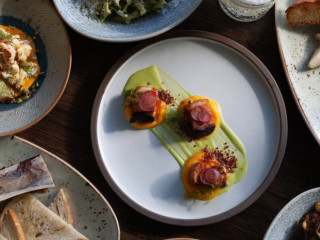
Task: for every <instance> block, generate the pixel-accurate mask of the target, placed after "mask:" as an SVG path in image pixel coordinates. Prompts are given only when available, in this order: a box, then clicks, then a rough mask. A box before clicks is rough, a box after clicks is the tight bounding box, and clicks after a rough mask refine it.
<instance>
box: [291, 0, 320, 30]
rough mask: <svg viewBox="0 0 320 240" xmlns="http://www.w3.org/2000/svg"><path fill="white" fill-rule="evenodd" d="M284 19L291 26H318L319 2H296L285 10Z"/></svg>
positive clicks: (319, 16) (319, 15)
mask: <svg viewBox="0 0 320 240" xmlns="http://www.w3.org/2000/svg"><path fill="white" fill-rule="evenodd" d="M286 18H287V20H288V23H289V24H290V25H292V26H296V25H300V24H307V25H320V0H297V1H296V2H294V3H293V4H291V5H290V6H289V7H288V9H287V10H286Z"/></svg>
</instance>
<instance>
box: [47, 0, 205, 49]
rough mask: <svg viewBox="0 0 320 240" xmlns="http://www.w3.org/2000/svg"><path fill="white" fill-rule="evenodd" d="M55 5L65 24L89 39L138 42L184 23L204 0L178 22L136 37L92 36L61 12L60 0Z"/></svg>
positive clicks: (55, 0) (55, 1)
mask: <svg viewBox="0 0 320 240" xmlns="http://www.w3.org/2000/svg"><path fill="white" fill-rule="evenodd" d="M52 1H53V4H54V6H55V7H56V11H57V12H58V14H59V16H60V17H61V19H63V22H64V23H65V24H67V25H68V26H69V27H70V28H72V29H73V30H74V31H76V32H77V33H79V34H80V35H82V36H84V37H87V38H89V39H93V40H96V41H101V42H110V43H129V42H136V41H141V40H145V39H149V38H153V37H156V36H158V35H161V34H163V33H165V32H167V31H169V30H171V29H172V28H174V27H176V26H178V25H179V24H180V23H182V22H183V21H184V20H186V19H187V18H188V17H189V16H191V14H192V13H194V11H195V10H196V9H197V8H198V7H199V6H200V5H201V3H202V2H203V0H198V1H199V2H198V3H197V4H196V5H195V8H194V9H193V10H192V11H191V12H190V13H188V14H187V15H186V16H184V17H183V18H180V19H179V20H177V21H176V22H174V23H173V24H170V25H169V26H167V27H165V28H163V29H161V30H158V31H156V32H153V33H150V34H147V35H142V36H138V37H134V38H101V37H95V36H90V35H88V34H86V33H84V32H82V31H80V30H79V29H77V28H76V27H75V26H73V25H72V24H71V23H69V22H68V21H67V20H66V18H65V17H64V16H63V15H62V14H61V13H60V8H58V6H57V1H58V0H52Z"/></svg>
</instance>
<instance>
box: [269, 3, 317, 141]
mask: <svg viewBox="0 0 320 240" xmlns="http://www.w3.org/2000/svg"><path fill="white" fill-rule="evenodd" d="M279 4H280V3H279V1H276V4H275V8H274V11H275V14H274V15H275V29H276V35H277V43H278V48H279V54H280V57H281V63H282V67H283V70H284V72H285V75H286V79H287V83H288V85H289V87H290V90H291V93H292V95H293V98H294V101H295V103H296V105H297V106H298V110H299V112H300V114H301V116H302V118H303V120H304V122H305V123H306V125H307V127H308V129H309V131H310V132H311V134H312V135H313V137H314V139H315V140H316V141H317V143H318V144H319V145H320V136H318V135H317V133H316V131H315V130H314V127H313V126H312V124H311V122H310V120H309V119H308V117H307V115H306V114H305V111H304V109H303V107H302V105H301V103H300V101H299V100H298V99H299V97H298V95H297V93H296V91H295V88H294V86H293V84H292V82H293V81H292V79H291V77H290V74H289V71H288V68H287V67H286V66H287V61H286V59H285V55H284V53H283V50H282V48H283V47H282V44H281V41H280V33H279V32H280V30H279V26H280V23H279V20H278V19H279V16H280V13H279V12H280V10H279Z"/></svg>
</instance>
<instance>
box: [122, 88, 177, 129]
mask: <svg viewBox="0 0 320 240" xmlns="http://www.w3.org/2000/svg"><path fill="white" fill-rule="evenodd" d="M170 104H172V97H171V96H170V94H169V93H167V92H165V91H163V90H157V89H155V88H152V87H148V86H138V87H136V89H135V90H133V91H132V92H131V93H130V95H128V96H127V97H126V99H125V103H124V105H125V108H124V114H125V117H126V119H127V120H128V122H130V124H131V125H132V126H133V127H135V128H137V129H144V128H151V127H155V126H157V125H159V124H161V123H162V122H163V121H164V119H165V117H166V114H167V109H168V106H169V105H170Z"/></svg>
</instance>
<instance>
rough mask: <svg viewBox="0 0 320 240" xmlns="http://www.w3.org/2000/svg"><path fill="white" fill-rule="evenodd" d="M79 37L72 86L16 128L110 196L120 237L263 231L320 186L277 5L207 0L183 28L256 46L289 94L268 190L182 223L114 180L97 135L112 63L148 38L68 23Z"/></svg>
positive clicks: (319, 152) (255, 234) (242, 239)
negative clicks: (137, 206) (124, 194)
mask: <svg viewBox="0 0 320 240" xmlns="http://www.w3.org/2000/svg"><path fill="white" fill-rule="evenodd" d="M67 29H68V32H69V36H70V41H71V45H72V57H73V63H72V70H71V76H70V79H69V83H68V85H67V88H66V90H65V92H64V94H63V96H62V97H61V99H60V101H59V102H58V104H57V105H56V106H55V107H54V109H53V110H52V111H51V112H50V113H49V114H48V115H47V116H46V117H45V118H44V119H42V120H41V121H40V122H39V123H37V124H36V125H34V126H33V127H31V128H29V129H27V130H25V131H23V132H21V133H19V134H17V135H18V136H20V137H22V138H25V139H27V140H29V141H32V142H33V143H35V144H37V145H39V146H41V147H43V148H45V149H47V150H48V151H50V152H52V153H53V154H55V155H57V156H59V157H60V158H62V159H64V160H66V161H67V162H69V163H71V164H72V165H73V166H74V167H75V168H76V169H78V170H79V171H80V172H81V173H83V174H84V175H85V176H86V177H87V178H88V179H89V180H90V181H91V182H92V183H93V184H94V185H95V186H96V187H97V188H98V189H99V190H100V191H101V192H102V193H103V194H104V196H105V197H106V199H107V200H108V201H109V203H110V204H111V206H112V208H113V209H114V211H115V213H116V215H117V217H118V221H119V224H120V229H121V239H129V240H131V239H132V240H133V239H164V238H171V237H192V238H198V239H202V240H207V239H208V240H209V239H212V240H214V239H237V240H248V239H250V240H254V239H262V238H263V236H264V234H265V232H266V230H267V229H268V227H269V225H270V223H271V222H272V220H273V218H274V217H275V216H276V215H277V213H278V212H279V211H280V210H281V208H282V207H283V206H284V205H285V204H286V203H288V201H290V200H291V199H292V198H293V197H295V196H296V195H298V194H299V193H301V192H303V191H306V190H308V189H311V188H314V187H317V186H319V183H320V180H319V170H320V147H319V145H318V143H317V142H316V141H315V140H314V138H313V136H312V134H311V133H310V131H309V129H308V128H307V126H306V124H305V122H304V120H303V118H302V116H301V114H300V112H299V110H298V107H297V105H296V103H295V100H294V98H293V96H292V93H291V91H290V88H289V85H288V82H287V79H286V76H285V73H284V70H283V67H282V63H281V60H280V55H279V49H278V44H277V38H276V31H275V20H274V8H273V9H272V10H271V11H270V12H268V14H267V15H266V16H264V17H263V18H262V19H260V20H258V21H256V22H252V23H240V22H236V21H234V20H232V19H230V18H228V17H227V16H226V15H225V14H224V13H223V12H222V10H221V9H220V6H219V3H218V1H216V0H204V1H203V3H202V4H201V5H200V6H199V8H198V9H197V10H196V11H195V12H194V13H193V14H192V15H191V16H190V17H189V18H188V19H187V20H185V21H184V22H183V23H181V24H180V25H179V26H177V27H176V28H174V29H173V30H171V32H172V31H178V30H202V31H208V32H213V33H217V34H221V35H223V36H226V37H229V38H231V39H233V40H234V41H236V42H238V43H240V44H242V45H243V46H245V47H246V48H248V49H249V50H250V51H251V52H253V53H254V54H255V55H256V56H257V57H258V58H259V59H260V60H261V61H262V62H263V63H264V64H265V65H266V67H267V68H268V69H269V70H270V72H271V73H272V75H273V76H274V78H275V80H276V82H277V83H278V85H279V87H280V90H281V92H282V95H283V98H284V100H285V104H286V109H287V115H288V124H289V135H288V143H287V149H286V153H285V156H284V159H283V162H282V165H281V168H280V170H279V172H278V174H277V176H276V177H275V179H274V180H273V182H272V184H271V185H270V187H269V188H268V189H267V191H266V192H265V193H264V194H263V195H262V196H261V197H260V198H259V199H258V200H257V201H256V202H255V203H254V204H252V205H251V206H250V207H248V208H247V209H246V210H244V211H243V212H241V213H239V214H238V215H236V216H234V217H232V218H230V219H228V220H225V221H223V222H219V223H215V224H211V225H206V226H200V227H179V226H172V225H167V224H164V223H160V222H157V221H155V220H152V219H149V218H147V217H145V216H143V215H141V214H140V213H138V212H136V211H135V210H133V209H132V208H131V207H129V206H128V205H127V204H126V203H125V202H123V201H122V200H121V199H120V198H119V197H118V196H117V195H116V194H115V193H114V192H113V190H112V189H111V188H110V186H109V185H108V184H107V183H106V181H105V180H104V177H103V176H102V174H101V173H100V170H99V168H98V165H97V163H96V160H95V157H94V154H93V150H92V146H91V139H90V117H91V110H92V106H93V101H94V98H95V95H96V92H97V90H98V88H99V85H100V83H101V81H102V79H103V78H104V76H105V74H106V73H107V72H108V70H109V69H110V68H111V66H112V65H113V64H114V63H115V62H116V61H117V60H118V59H119V57H120V56H122V55H123V54H125V53H126V52H127V51H128V50H130V49H132V48H133V47H135V46H137V45H139V44H141V43H145V42H147V40H146V41H142V42H135V43H121V44H119V43H105V42H97V41H94V40H90V39H87V38H85V37H83V36H81V35H79V34H77V33H76V32H74V31H73V30H71V29H70V28H67Z"/></svg>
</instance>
